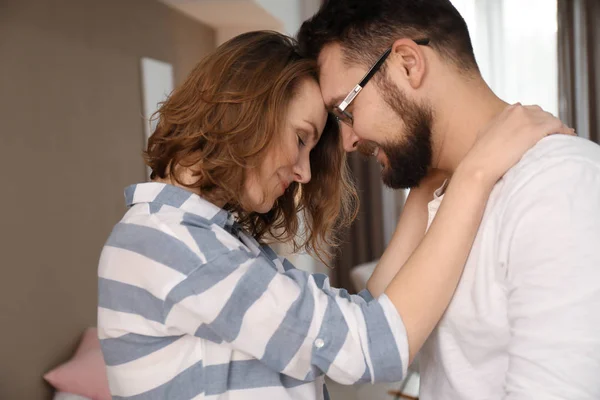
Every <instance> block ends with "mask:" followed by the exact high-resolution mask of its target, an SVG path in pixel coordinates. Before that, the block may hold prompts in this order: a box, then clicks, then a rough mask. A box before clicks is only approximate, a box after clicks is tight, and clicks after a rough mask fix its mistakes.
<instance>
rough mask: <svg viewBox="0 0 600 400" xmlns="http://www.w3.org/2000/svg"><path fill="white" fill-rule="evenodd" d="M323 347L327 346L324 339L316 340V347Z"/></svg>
mask: <svg viewBox="0 0 600 400" xmlns="http://www.w3.org/2000/svg"><path fill="white" fill-rule="evenodd" d="M323 346H325V342H324V341H323V339H321V338H319V339H317V340H315V347H316V348H317V349H320V348H321V347H323Z"/></svg>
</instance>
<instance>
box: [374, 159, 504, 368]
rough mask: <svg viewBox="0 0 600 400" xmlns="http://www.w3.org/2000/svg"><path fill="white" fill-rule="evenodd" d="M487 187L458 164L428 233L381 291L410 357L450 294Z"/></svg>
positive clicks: (459, 272)
mask: <svg viewBox="0 0 600 400" xmlns="http://www.w3.org/2000/svg"><path fill="white" fill-rule="evenodd" d="M492 188H493V184H491V183H489V180H486V179H484V178H483V176H482V175H480V174H478V173H474V172H472V171H471V170H468V169H464V168H462V169H461V168H460V167H459V168H458V169H457V170H456V172H455V173H454V176H453V178H452V180H451V181H450V184H449V185H448V188H447V190H446V194H445V196H444V201H443V202H442V205H441V207H440V209H439V211H438V213H437V216H436V218H435V220H434V221H433V223H432V225H431V227H430V229H429V231H428V232H427V234H426V235H425V237H424V238H423V240H422V241H421V243H420V244H419V246H418V247H417V248H416V249H415V251H414V252H413V253H412V255H411V256H410V258H409V259H408V260H407V261H406V263H404V266H403V267H402V269H400V271H399V272H398V273H397V274H396V276H395V277H394V279H393V280H392V281H391V282H390V284H389V285H388V287H387V289H386V290H385V294H386V295H387V296H388V297H389V299H390V300H391V302H392V303H393V304H394V306H395V307H396V309H397V310H398V313H399V314H400V316H401V317H402V320H403V322H404V325H405V327H406V331H407V335H408V345H409V353H410V354H409V356H410V360H411V361H412V359H413V357H414V356H415V354H416V353H417V352H418V350H419V349H420V348H421V346H422V345H423V343H424V342H425V340H426V339H427V337H428V336H429V334H430V333H431V331H432V330H433V328H434V327H435V325H436V324H437V322H438V321H439V319H440V318H441V316H442V315H443V313H444V311H445V309H446V307H447V306H448V304H449V302H450V300H451V298H452V295H453V293H454V290H455V289H456V286H457V284H458V281H459V279H460V276H461V273H462V270H463V268H464V265H465V262H466V260H467V257H468V255H469V252H470V250H471V246H472V244H473V241H474V238H475V235H476V233H477V230H478V228H479V224H480V222H481V218H482V215H483V212H484V210H485V206H486V204H487V200H488V197H489V194H490V192H491V190H492ZM382 261H383V262H385V263H393V262H394V260H393V258H391V257H390V258H389V259H385V260H384V259H382Z"/></svg>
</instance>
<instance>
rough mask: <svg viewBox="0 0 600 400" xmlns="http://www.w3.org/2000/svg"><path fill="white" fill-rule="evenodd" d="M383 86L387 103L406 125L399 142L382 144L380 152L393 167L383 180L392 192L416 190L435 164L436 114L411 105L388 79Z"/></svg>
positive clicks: (427, 109) (388, 167) (399, 136)
mask: <svg viewBox="0 0 600 400" xmlns="http://www.w3.org/2000/svg"><path fill="white" fill-rule="evenodd" d="M379 86H380V89H381V91H382V93H383V97H384V99H385V101H386V103H387V104H388V105H389V106H390V107H391V108H392V110H394V112H395V113H396V114H397V115H398V117H400V119H402V120H403V121H404V133H402V132H398V133H397V137H398V139H397V140H396V141H392V142H387V143H380V144H379V148H380V151H381V150H383V152H384V153H385V155H386V156H387V159H388V161H389V165H385V166H384V167H383V170H382V172H381V178H382V180H383V183H384V184H385V185H386V186H389V187H390V188H392V189H408V188H413V187H416V186H418V185H419V183H420V182H421V180H422V179H423V178H424V177H425V176H426V175H427V172H428V171H429V168H430V167H431V163H432V158H433V155H432V153H433V150H432V144H431V125H432V121H433V116H432V114H433V113H432V110H431V108H430V107H426V106H423V105H421V104H417V103H415V102H413V101H410V100H409V99H408V98H407V97H406V95H405V94H404V93H403V92H402V91H401V90H400V89H399V88H398V87H397V86H396V85H395V84H393V83H392V82H390V81H389V80H388V79H386V78H384V79H382V80H381V81H380V82H379Z"/></svg>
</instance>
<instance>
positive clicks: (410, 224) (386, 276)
mask: <svg viewBox="0 0 600 400" xmlns="http://www.w3.org/2000/svg"><path fill="white" fill-rule="evenodd" d="M448 178H449V176H448V175H447V174H446V173H444V172H442V171H439V170H432V171H431V172H430V173H429V174H428V175H427V177H426V178H425V179H424V180H423V182H421V183H420V184H419V186H418V187H416V188H413V189H411V190H410V193H409V195H408V198H407V199H406V204H405V205H404V208H403V209H402V213H401V215H400V219H399V221H398V225H397V226H396V230H395V231H394V235H393V238H392V240H391V241H392V242H393V243H394V246H390V247H389V248H388V250H386V252H385V253H384V254H383V256H382V257H381V260H380V262H379V264H378V265H377V268H375V271H373V275H371V277H370V278H369V281H368V282H367V289H368V290H369V292H370V293H371V295H373V297H379V296H380V295H381V294H382V293H383V292H384V290H385V288H387V286H388V285H389V284H390V282H391V281H392V279H394V276H396V274H397V273H398V271H400V268H402V266H403V265H404V263H405V262H406V260H408V258H409V257H410V255H411V254H412V253H413V252H414V251H415V249H416V248H417V246H418V245H419V243H421V240H423V237H424V236H425V230H426V228H427V221H428V217H429V213H428V209H427V205H428V203H429V202H430V201H431V200H433V193H434V192H435V190H437V189H438V188H440V187H441V186H442V184H443V183H444V181H445V180H446V179H448ZM388 261H389V262H388ZM384 266H385V267H384Z"/></svg>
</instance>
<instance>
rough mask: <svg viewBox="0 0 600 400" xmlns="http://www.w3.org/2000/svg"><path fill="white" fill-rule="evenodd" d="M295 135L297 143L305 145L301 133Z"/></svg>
mask: <svg viewBox="0 0 600 400" xmlns="http://www.w3.org/2000/svg"><path fill="white" fill-rule="evenodd" d="M296 136H298V145H299V146H300V147H305V146H306V142H305V141H304V139H302V133H301V132H300V133H297V134H296Z"/></svg>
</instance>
